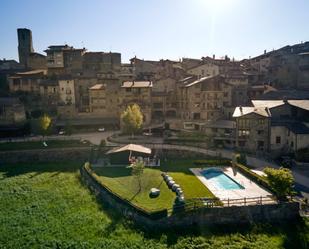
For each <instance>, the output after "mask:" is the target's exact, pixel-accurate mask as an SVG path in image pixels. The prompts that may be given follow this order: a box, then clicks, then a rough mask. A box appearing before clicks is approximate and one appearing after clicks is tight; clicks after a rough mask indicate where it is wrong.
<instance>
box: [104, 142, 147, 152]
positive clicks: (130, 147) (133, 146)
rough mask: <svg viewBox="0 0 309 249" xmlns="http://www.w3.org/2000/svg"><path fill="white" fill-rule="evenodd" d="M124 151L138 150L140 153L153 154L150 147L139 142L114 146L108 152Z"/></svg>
mask: <svg viewBox="0 0 309 249" xmlns="http://www.w3.org/2000/svg"><path fill="white" fill-rule="evenodd" d="M122 151H136V152H140V153H145V154H151V149H150V148H147V147H145V146H142V145H138V144H127V145H125V146H122V147H118V148H114V149H111V150H109V151H108V152H106V154H113V153H118V152H122Z"/></svg>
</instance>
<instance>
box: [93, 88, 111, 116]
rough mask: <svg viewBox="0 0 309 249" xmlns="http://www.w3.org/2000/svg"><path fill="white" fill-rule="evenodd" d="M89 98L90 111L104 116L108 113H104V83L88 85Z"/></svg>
mask: <svg viewBox="0 0 309 249" xmlns="http://www.w3.org/2000/svg"><path fill="white" fill-rule="evenodd" d="M89 100H90V101H89V102H90V104H89V107H90V112H92V113H94V114H102V115H105V116H107V115H108V113H106V104H107V103H106V85H104V84H96V85H94V86H92V87H90V88H89Z"/></svg>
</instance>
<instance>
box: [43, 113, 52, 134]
mask: <svg viewBox="0 0 309 249" xmlns="http://www.w3.org/2000/svg"><path fill="white" fill-rule="evenodd" d="M50 126H51V118H50V117H49V116H48V115H47V114H44V115H43V116H42V117H41V118H40V128H41V132H42V135H43V139H44V136H46V135H47V131H48V129H49V128H50Z"/></svg>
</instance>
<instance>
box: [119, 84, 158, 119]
mask: <svg viewBox="0 0 309 249" xmlns="http://www.w3.org/2000/svg"><path fill="white" fill-rule="evenodd" d="M151 93H152V82H151V81H125V82H123V83H122V85H121V87H120V91H119V109H120V113H121V112H122V111H123V110H125V109H126V108H127V106H129V105H132V104H138V105H139V106H140V108H141V111H142V113H143V116H144V124H145V125H149V124H150V123H151V120H152V118H151V111H152V103H151V102H152V99H151Z"/></svg>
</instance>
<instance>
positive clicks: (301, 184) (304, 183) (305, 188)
mask: <svg viewBox="0 0 309 249" xmlns="http://www.w3.org/2000/svg"><path fill="white" fill-rule="evenodd" d="M117 132H119V131H105V132H91V133H78V134H73V135H71V136H63V135H62V136H60V135H54V136H48V138H49V139H84V140H88V141H90V142H91V143H93V144H96V145H99V144H100V142H101V140H103V139H106V138H107V137H109V136H111V135H112V134H114V133H117ZM41 139H42V136H35V137H26V138H13V139H12V140H11V141H16V142H18V141H25V140H26V141H29V140H31V141H40V140H41ZM147 140H148V141H147ZM147 140H146V141H147V142H148V143H149V142H150V141H151V139H150V138H147ZM2 141H8V140H7V139H6V140H2ZM0 142H1V141H0ZM185 147H188V146H185ZM192 149H193V150H199V151H201V150H203V151H204V150H205V149H199V148H194V147H190V148H189V150H192ZM205 151H207V153H208V154H212V153H214V155H218V153H220V154H221V155H222V156H223V157H225V158H232V156H233V151H229V150H217V151H211V150H205ZM247 162H248V164H249V165H252V166H254V167H255V168H256V169H257V170H261V171H262V170H263V169H264V168H265V167H267V166H271V167H274V168H279V165H277V164H276V163H273V162H268V161H265V160H263V159H261V158H255V157H252V156H247ZM292 172H293V175H294V178H295V187H296V190H297V191H299V192H300V193H301V194H302V195H303V196H304V197H306V198H308V199H309V169H301V168H292Z"/></svg>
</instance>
